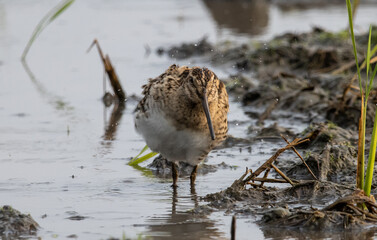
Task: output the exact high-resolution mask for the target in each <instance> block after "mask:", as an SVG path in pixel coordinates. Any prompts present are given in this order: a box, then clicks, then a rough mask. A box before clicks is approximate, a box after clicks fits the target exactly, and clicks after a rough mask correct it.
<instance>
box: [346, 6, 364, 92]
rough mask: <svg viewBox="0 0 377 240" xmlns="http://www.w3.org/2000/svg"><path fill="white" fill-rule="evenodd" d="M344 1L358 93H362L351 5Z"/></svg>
mask: <svg viewBox="0 0 377 240" xmlns="http://www.w3.org/2000/svg"><path fill="white" fill-rule="evenodd" d="M346 3H347V10H348V21H349V26H350V31H351V39H352V46H353V54H354V56H355V63H356V69H357V77H358V79H359V87H360V94H361V95H363V87H362V84H361V74H360V67H359V60H358V59H357V50H356V42H355V34H354V32H353V21H352V7H351V2H350V0H346Z"/></svg>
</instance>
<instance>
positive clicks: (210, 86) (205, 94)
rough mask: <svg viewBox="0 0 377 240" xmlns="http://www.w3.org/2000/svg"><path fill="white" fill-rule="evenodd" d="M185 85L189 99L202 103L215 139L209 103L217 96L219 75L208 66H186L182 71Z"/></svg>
mask: <svg viewBox="0 0 377 240" xmlns="http://www.w3.org/2000/svg"><path fill="white" fill-rule="evenodd" d="M181 77H182V79H183V87H184V91H185V93H186V96H187V97H188V99H189V100H190V101H191V102H192V103H194V104H201V105H202V107H203V111H204V113H205V115H206V118H207V123H208V128H209V131H210V134H211V138H212V140H215V131H214V129H213V125H212V119H211V114H210V111H209V107H208V103H210V102H212V101H214V100H215V99H216V98H217V91H216V81H218V79H217V76H216V75H215V74H214V73H213V72H212V71H211V70H208V69H207V68H199V67H194V68H191V69H189V68H185V70H183V71H182V73H181Z"/></svg>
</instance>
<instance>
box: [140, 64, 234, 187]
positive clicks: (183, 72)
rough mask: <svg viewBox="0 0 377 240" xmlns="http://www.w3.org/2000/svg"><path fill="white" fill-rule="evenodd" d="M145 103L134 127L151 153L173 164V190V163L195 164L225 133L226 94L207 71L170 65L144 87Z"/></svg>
mask: <svg viewBox="0 0 377 240" xmlns="http://www.w3.org/2000/svg"><path fill="white" fill-rule="evenodd" d="M142 88H143V95H144V97H143V99H142V100H141V101H140V102H139V104H138V106H137V107H136V110H135V127H136V130H137V131H138V132H139V133H140V134H141V135H142V136H143V138H144V139H145V141H146V143H147V145H148V146H149V148H150V149H151V150H152V151H154V152H159V153H160V154H161V155H162V156H163V157H165V158H166V159H168V160H169V161H170V162H171V163H172V177H173V186H177V179H178V171H177V166H176V163H177V162H178V161H181V162H186V163H188V164H190V165H192V166H194V168H193V170H192V173H191V176H190V180H191V184H192V185H193V184H194V183H195V179H196V171H197V168H198V164H199V163H200V162H201V161H202V160H204V159H205V158H206V156H207V155H208V153H209V152H210V151H211V150H212V149H213V148H214V147H216V146H217V145H219V144H220V143H221V142H223V141H224V140H225V138H226V136H227V132H228V120H227V114H228V110H229V104H228V94H227V92H226V89H225V85H224V83H223V82H221V81H220V80H219V79H218V78H217V76H216V75H215V74H214V73H213V72H212V71H210V70H209V69H207V68H199V67H192V68H189V67H186V66H182V67H179V66H177V65H172V66H170V67H169V68H168V69H167V70H166V71H165V72H164V73H163V74H161V75H160V76H158V77H157V78H153V79H150V80H149V82H148V83H147V84H146V85H144V86H143V87H142Z"/></svg>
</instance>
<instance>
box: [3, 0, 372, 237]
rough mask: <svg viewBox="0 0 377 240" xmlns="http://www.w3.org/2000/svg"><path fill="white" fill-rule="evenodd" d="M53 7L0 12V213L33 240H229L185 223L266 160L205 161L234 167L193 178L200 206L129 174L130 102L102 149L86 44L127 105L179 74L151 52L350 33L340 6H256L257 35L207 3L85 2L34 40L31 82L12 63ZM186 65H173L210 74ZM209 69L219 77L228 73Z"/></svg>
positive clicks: (183, 190)
mask: <svg viewBox="0 0 377 240" xmlns="http://www.w3.org/2000/svg"><path fill="white" fill-rule="evenodd" d="M56 3H57V1H54V2H51V1H49V0H34V1H0V132H1V134H0V149H1V151H0V204H1V205H4V204H9V205H12V206H13V207H14V208H16V209H18V210H20V211H21V212H27V213H30V214H31V215H32V216H33V217H34V219H35V220H36V221H37V222H38V223H39V224H40V225H41V226H42V229H41V230H40V232H39V234H38V235H39V236H40V237H42V238H43V239H51V238H56V239H65V238H67V237H68V236H71V237H77V238H79V239H106V238H109V237H110V236H113V237H121V236H122V235H123V234H125V235H126V236H127V237H132V238H136V237H137V235H139V234H141V235H142V236H153V237H154V238H155V239H159V238H161V239H169V238H170V239H177V236H180V237H181V236H184V237H185V238H186V239H199V238H200V239H209V238H216V239H221V238H228V237H229V226H230V221H231V216H227V215H224V213H222V212H217V213H214V214H212V215H211V216H209V217H208V218H196V219H193V218H192V215H190V214H187V213H185V212H186V211H187V210H189V209H192V208H194V207H195V206H196V205H197V204H203V203H202V202H200V200H199V197H200V196H204V195H205V194H207V193H212V192H216V191H219V190H222V189H225V188H226V187H227V186H229V185H230V184H231V183H232V182H233V181H234V180H235V179H236V178H238V177H239V176H241V175H242V173H243V172H244V169H245V167H249V168H255V167H257V166H258V165H259V164H260V162H261V161H262V160H264V159H266V158H267V157H269V156H270V155H271V153H272V152H273V148H271V146H270V145H268V146H267V145H266V144H264V143H263V142H261V143H256V144H254V145H252V146H243V147H235V148H232V149H223V150H217V151H213V152H212V153H211V154H210V156H209V161H208V164H219V163H221V162H226V163H227V164H229V165H232V166H237V167H236V168H232V169H229V168H225V169H222V168H220V169H219V170H218V171H216V172H214V173H209V174H206V175H199V176H198V178H197V188H196V194H192V193H191V192H190V188H189V180H188V178H180V179H179V188H178V191H177V193H176V194H174V193H173V191H172V189H171V187H170V185H171V181H170V179H162V178H156V177H153V176H151V175H150V173H148V172H147V171H141V170H140V169H139V170H138V169H134V168H132V167H129V166H128V165H126V163H127V162H128V160H129V159H130V157H132V156H135V155H136V154H137V153H138V152H139V151H140V149H141V148H142V147H144V145H145V143H144V142H143V140H142V138H141V137H140V136H139V135H137V134H136V132H135V131H134V128H133V117H132V112H133V109H134V108H135V106H136V101H134V100H132V99H130V100H128V101H127V103H126V109H125V110H124V112H123V114H122V115H121V120H120V121H119V122H118V126H117V128H116V133H115V135H114V140H112V141H111V140H105V139H104V135H105V129H106V126H107V124H108V121H109V117H110V114H111V109H104V107H103V104H102V102H101V99H100V98H101V97H102V94H103V93H102V76H103V67H102V63H101V62H100V59H99V57H98V53H97V52H96V49H93V50H92V51H91V52H90V53H89V54H87V53H86V52H85V51H86V50H87V48H88V47H89V45H90V44H91V42H92V41H93V39H94V38H97V39H98V40H99V42H100V44H101V46H102V48H103V51H104V52H106V53H108V54H109V55H110V58H111V60H112V62H113V64H114V66H115V68H116V71H117V73H118V75H119V77H120V79H121V82H122V84H123V87H124V89H125V90H126V91H127V94H128V95H132V94H136V95H138V96H140V86H141V85H142V84H144V83H145V82H146V80H147V79H148V78H149V77H155V76H157V75H159V74H160V73H161V72H162V71H164V70H165V69H166V68H167V67H168V66H169V65H171V64H172V63H174V62H175V61H174V60H172V59H168V58H166V57H158V56H157V55H156V54H155V53H154V52H152V53H151V54H150V55H148V56H147V55H146V46H149V47H150V48H151V49H152V50H153V51H154V50H155V49H156V48H157V47H159V46H168V45H171V44H179V43H181V42H186V41H195V40H198V39H200V38H201V37H203V36H204V35H207V36H208V37H209V40H210V41H213V42H218V41H223V40H227V39H231V40H234V41H240V42H246V41H249V40H250V39H259V40H266V39H269V38H271V37H272V36H274V35H276V34H280V33H283V32H285V31H287V30H291V31H297V32H300V31H306V30H310V28H311V26H312V25H320V26H324V27H326V28H327V29H330V30H340V29H343V28H344V27H345V26H346V23H347V22H346V21H347V18H346V11H345V8H344V6H343V5H341V6H331V7H329V8H314V9H307V10H291V11H283V10H281V9H279V8H278V7H276V6H273V5H272V6H270V5H268V4H266V3H263V4H261V5H258V6H255V7H256V8H257V9H258V11H256V12H257V13H258V14H257V15H256V17H255V18H254V20H253V19H252V21H251V22H253V23H255V24H252V25H249V23H246V22H247V21H246V20H247V18H241V19H244V20H241V21H243V23H245V24H242V26H241V24H240V25H237V24H234V23H232V22H230V23H229V22H227V21H225V22H223V20H222V19H224V18H221V16H222V15H221V13H220V18H218V17H217V16H218V13H217V12H216V11H217V10H214V9H212V8H210V7H211V6H208V5H207V4H206V2H204V1H186V2H179V1H178V2H177V1H173V0H160V1H155V0H145V1H137V0H131V1H120V0H112V1H100V0H91V1H89V0H81V1H76V2H75V3H74V4H73V5H72V6H71V7H70V8H69V9H68V10H67V11H66V12H64V14H63V15H62V16H60V17H59V18H57V19H56V21H55V22H53V23H52V24H51V25H50V26H48V27H47V28H46V30H45V31H44V32H43V33H42V34H41V35H40V37H39V38H38V39H37V41H36V42H35V44H34V45H33V46H32V48H31V50H30V52H29V55H28V57H27V62H28V67H29V71H30V72H27V71H25V69H24V67H23V65H22V64H21V62H20V56H21V54H22V51H23V48H24V46H25V45H26V43H27V41H28V39H29V37H30V35H31V33H32V31H33V29H34V26H35V25H36V24H37V23H38V21H39V20H40V19H41V18H42V17H43V15H44V14H45V13H46V12H47V11H49V10H50V9H51V8H52V7H53V6H54V4H56ZM376 10H377V6H376V5H370V6H369V5H366V6H361V7H360V11H359V14H358V16H357V22H356V24H357V25H359V26H361V27H366V23H369V22H373V21H374V22H376V19H373V17H374V16H375V14H372V15H371V13H375V12H376ZM375 18H376V17H375ZM219 19H220V20H219ZM245 19H246V20H245ZM250 26H252V27H253V29H252V30H250ZM361 27H360V28H361ZM254 28H255V29H254ZM360 28H359V29H360ZM360 30H363V29H362V28H361V29H360ZM191 61H192V60H187V61H179V62H178V63H179V64H185V65H195V64H197V65H208V63H205V62H200V61H199V60H196V62H191ZM214 69H215V71H216V73H218V75H219V76H227V72H228V71H229V70H227V69H219V68H214ZM229 120H230V122H231V124H230V134H232V135H234V136H235V137H245V136H246V133H245V132H246V129H247V127H248V126H249V125H250V124H252V123H253V121H252V120H250V119H249V118H248V117H247V116H246V115H245V114H244V113H243V109H241V107H240V105H239V104H238V103H237V101H236V100H234V101H233V102H232V104H231V110H230V114H229ZM267 123H268V122H267ZM271 124H272V122H271ZM281 125H285V126H289V125H290V123H281ZM304 127H305V126H304V125H298V127H297V128H295V129H293V130H296V131H299V130H302V129H303V128H304ZM273 146H274V148H276V147H278V146H279V144H278V143H277V144H276V145H273ZM145 165H146V164H143V166H145ZM77 216H82V217H84V219H83V220H77V219H79V218H78V217H77ZM75 219H76V220H75ZM237 224H238V228H237V239H248V238H249V236H250V234H252V235H253V239H264V238H265V236H264V234H263V232H262V231H261V230H260V229H259V228H258V227H257V226H256V225H255V224H253V223H252V221H250V220H249V219H240V220H239V221H238V223H237ZM184 237H182V238H180V239H184ZM268 237H270V236H268Z"/></svg>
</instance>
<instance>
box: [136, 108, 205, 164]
mask: <svg viewBox="0 0 377 240" xmlns="http://www.w3.org/2000/svg"><path fill="white" fill-rule="evenodd" d="M150 110H151V111H149V112H148V118H145V117H144V116H142V115H141V114H140V115H139V116H137V117H136V118H135V126H136V129H137V131H138V132H139V133H140V134H141V135H142V136H143V137H144V139H145V141H146V143H147V145H148V147H149V148H150V149H151V150H152V151H154V152H159V153H161V154H162V156H164V157H166V158H167V159H168V160H169V161H174V162H176V161H183V162H186V163H189V164H191V165H197V164H198V163H199V162H200V161H199V157H200V156H201V155H202V154H203V153H206V152H207V151H208V149H209V145H210V144H211V139H210V136H207V134H203V133H201V132H194V131H190V130H189V129H185V130H180V131H177V129H176V128H175V127H174V125H173V124H172V123H171V122H170V121H169V120H168V119H166V118H165V116H164V114H163V113H162V112H161V111H159V110H157V109H150Z"/></svg>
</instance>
